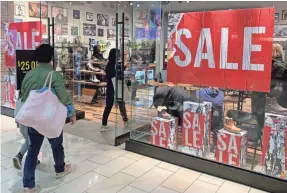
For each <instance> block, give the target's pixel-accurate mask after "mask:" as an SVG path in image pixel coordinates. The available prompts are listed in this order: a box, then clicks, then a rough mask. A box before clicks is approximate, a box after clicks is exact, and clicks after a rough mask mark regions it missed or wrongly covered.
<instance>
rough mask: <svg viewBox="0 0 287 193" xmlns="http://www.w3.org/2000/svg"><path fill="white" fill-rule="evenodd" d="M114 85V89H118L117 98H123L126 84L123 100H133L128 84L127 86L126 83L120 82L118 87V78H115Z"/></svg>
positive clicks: (113, 79)
mask: <svg viewBox="0 0 287 193" xmlns="http://www.w3.org/2000/svg"><path fill="white" fill-rule="evenodd" d="M112 83H113V86H114V89H116V88H117V89H118V96H117V98H122V84H124V96H123V100H124V101H129V100H131V97H130V96H131V95H130V91H129V88H128V86H127V84H125V82H124V81H122V80H118V85H117V86H116V78H115V77H114V78H112ZM115 93H116V92H115Z"/></svg>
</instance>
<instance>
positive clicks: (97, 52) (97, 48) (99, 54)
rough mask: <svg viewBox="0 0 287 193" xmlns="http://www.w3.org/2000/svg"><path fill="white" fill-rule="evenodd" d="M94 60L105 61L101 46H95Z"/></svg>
mask: <svg viewBox="0 0 287 193" xmlns="http://www.w3.org/2000/svg"><path fill="white" fill-rule="evenodd" d="M92 58H93V59H97V60H104V56H103V53H102V52H101V48H100V46H99V45H96V46H94V49H93V55H92Z"/></svg>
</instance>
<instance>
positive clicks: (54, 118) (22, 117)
mask: <svg viewBox="0 0 287 193" xmlns="http://www.w3.org/2000/svg"><path fill="white" fill-rule="evenodd" d="M52 77H53V72H50V73H49V74H48V76H47V78H46V81H45V83H44V85H43V88H45V87H47V83H48V81H49V78H50V83H49V88H48V89H47V90H46V91H44V92H43V93H40V92H38V91H37V90H32V91H30V93H29V96H28V98H27V100H26V101H25V103H24V104H23V106H22V107H21V109H20V110H19V112H18V113H17V115H16V117H15V119H16V122H18V123H19V124H22V125H26V126H28V127H32V128H34V129H35V130H37V131H38V132H39V133H40V134H42V135H44V136H45V137H48V138H56V137H59V136H60V134H61V133H62V131H63V128H64V125H65V122H66V118H67V108H66V107H65V106H64V105H63V104H62V103H61V102H60V101H59V99H58V97H57V96H56V95H55V94H54V93H53V92H52V91H51V86H52Z"/></svg>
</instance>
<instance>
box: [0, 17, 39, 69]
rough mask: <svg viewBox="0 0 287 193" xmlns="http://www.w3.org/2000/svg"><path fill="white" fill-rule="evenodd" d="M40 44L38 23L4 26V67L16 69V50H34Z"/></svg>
mask: <svg viewBox="0 0 287 193" xmlns="http://www.w3.org/2000/svg"><path fill="white" fill-rule="evenodd" d="M41 42H42V35H41V22H40V21H36V22H34V21H33V22H20V23H9V24H6V26H5V42H4V44H5V65H6V66H7V67H16V50H35V49H36V47H38V46H39V45H40V44H41Z"/></svg>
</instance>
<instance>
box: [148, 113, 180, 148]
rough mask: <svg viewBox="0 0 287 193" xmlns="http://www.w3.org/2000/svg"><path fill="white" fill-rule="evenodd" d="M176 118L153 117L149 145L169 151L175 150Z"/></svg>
mask: <svg viewBox="0 0 287 193" xmlns="http://www.w3.org/2000/svg"><path fill="white" fill-rule="evenodd" d="M177 125H178V120H177V118H171V119H163V118H160V117H154V118H153V119H152V122H151V136H150V143H151V144H153V145H156V146H160V147H165V148H169V149H176V148H177Z"/></svg>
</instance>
